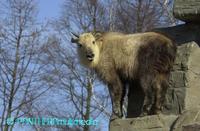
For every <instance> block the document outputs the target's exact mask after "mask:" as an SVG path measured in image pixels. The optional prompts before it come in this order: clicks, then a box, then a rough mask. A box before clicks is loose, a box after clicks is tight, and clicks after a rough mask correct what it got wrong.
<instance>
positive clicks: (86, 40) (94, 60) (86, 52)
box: [71, 33, 101, 68]
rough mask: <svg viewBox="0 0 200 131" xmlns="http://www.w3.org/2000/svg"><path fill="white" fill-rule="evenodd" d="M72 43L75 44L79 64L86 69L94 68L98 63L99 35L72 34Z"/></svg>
mask: <svg viewBox="0 0 200 131" xmlns="http://www.w3.org/2000/svg"><path fill="white" fill-rule="evenodd" d="M73 35H74V37H73V38H72V39H71V42H72V43H76V44H77V46H78V47H77V51H78V55H79V60H80V62H81V63H82V64H83V65H85V66H86V67H90V68H94V67H95V66H96V65H97V64H98V62H99V55H100V44H101V40H100V38H101V33H83V34H81V35H76V34H73Z"/></svg>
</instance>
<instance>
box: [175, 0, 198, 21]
mask: <svg viewBox="0 0 200 131" xmlns="http://www.w3.org/2000/svg"><path fill="white" fill-rule="evenodd" d="M173 13H174V16H175V17H176V18H178V19H180V20H183V21H186V22H193V23H194V22H195V23H200V0H175V1H174V11H173Z"/></svg>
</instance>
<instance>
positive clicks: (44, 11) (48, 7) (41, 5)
mask: <svg viewBox="0 0 200 131" xmlns="http://www.w3.org/2000/svg"><path fill="white" fill-rule="evenodd" d="M36 1H37V3H38V20H39V21H45V20H46V19H52V18H57V17H59V16H60V14H61V7H62V4H63V2H64V0H36Z"/></svg>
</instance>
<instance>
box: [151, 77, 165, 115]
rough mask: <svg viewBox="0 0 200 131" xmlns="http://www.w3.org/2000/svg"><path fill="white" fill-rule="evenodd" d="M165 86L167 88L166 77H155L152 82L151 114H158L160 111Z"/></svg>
mask: <svg viewBox="0 0 200 131" xmlns="http://www.w3.org/2000/svg"><path fill="white" fill-rule="evenodd" d="M167 88H168V82H167V80H166V79H164V77H163V75H160V76H159V77H157V78H156V79H155V81H154V82H153V89H154V92H155V101H154V104H153V106H152V108H151V114H159V113H160V112H161V110H162V106H163V103H164V100H165V95H166V91H167Z"/></svg>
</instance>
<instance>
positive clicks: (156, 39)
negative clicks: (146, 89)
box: [103, 32, 174, 78]
mask: <svg viewBox="0 0 200 131" xmlns="http://www.w3.org/2000/svg"><path fill="white" fill-rule="evenodd" d="M171 46H173V44H172V42H171V40H170V39H168V38H167V37H165V36H163V35H160V34H157V33H154V32H147V33H137V34H127V35H126V34H119V33H108V34H107V35H105V36H104V41H103V48H104V49H103V50H104V54H106V55H105V56H104V57H107V58H106V59H107V60H108V61H110V62H111V63H113V66H114V68H115V70H118V71H119V72H121V74H123V75H125V76H126V77H131V78H133V77H135V75H136V73H137V72H138V66H141V65H140V64H147V67H148V66H151V65H150V64H153V65H154V66H155V65H157V64H159V63H160V61H161V63H160V65H159V66H157V67H159V68H161V70H163V69H164V68H168V67H169V66H170V65H169V64H170V63H171V59H172V58H169V57H172V56H173V55H174V54H171V55H172V56H169V55H170V49H171V48H172V47H171ZM172 52H173V51H172ZM165 60H166V61H165ZM167 61H168V63H167ZM142 62H143V63H142ZM163 64H164V65H163ZM165 64H166V65H169V66H168V67H166V65H165ZM160 66H161V67H160ZM147 67H145V68H147ZM152 68H154V67H152Z"/></svg>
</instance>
